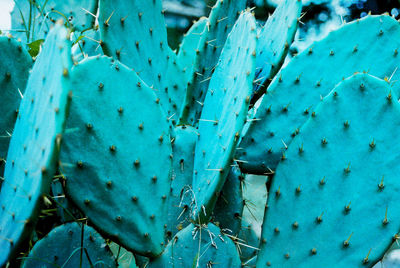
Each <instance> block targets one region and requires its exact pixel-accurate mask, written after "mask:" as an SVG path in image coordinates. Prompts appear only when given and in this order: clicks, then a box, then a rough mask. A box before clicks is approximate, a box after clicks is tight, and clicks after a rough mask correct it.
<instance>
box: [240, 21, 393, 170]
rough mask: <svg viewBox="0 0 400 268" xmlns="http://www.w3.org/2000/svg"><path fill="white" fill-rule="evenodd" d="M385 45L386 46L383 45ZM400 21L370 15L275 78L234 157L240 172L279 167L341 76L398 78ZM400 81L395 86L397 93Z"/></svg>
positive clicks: (312, 49)
mask: <svg viewBox="0 0 400 268" xmlns="http://www.w3.org/2000/svg"><path fill="white" fill-rule="evenodd" d="M383 48H384V49H383ZM399 49H400V25H399V23H398V22H397V21H396V20H395V19H393V18H391V17H389V16H367V17H365V18H363V19H361V20H357V21H354V22H351V23H348V24H345V25H344V26H343V27H341V28H339V29H338V30H336V31H334V32H332V33H330V34H329V35H328V36H327V37H326V38H325V39H323V40H321V41H319V42H316V43H314V44H313V45H311V47H310V48H309V49H307V50H305V51H304V52H303V53H301V54H300V55H298V56H297V57H295V58H293V60H292V61H291V62H290V63H289V64H288V65H287V66H286V67H285V68H283V69H282V70H281V72H280V73H278V74H277V75H276V76H275V79H274V80H273V81H272V83H271V85H270V86H269V88H268V91H267V94H266V95H264V97H263V99H262V101H261V104H260V106H259V108H258V110H257V112H256V115H255V117H254V118H253V120H250V121H251V122H250V123H249V124H251V125H250V126H249V130H248V131H247V134H246V135H245V137H244V138H243V140H242V142H241V143H240V145H239V147H240V148H241V149H240V150H238V154H237V156H236V158H237V159H239V160H241V162H240V165H241V169H242V171H244V172H246V173H253V174H264V173H269V172H270V171H271V170H274V169H275V168H276V165H277V164H278V162H279V160H280V159H281V157H282V154H283V153H284V150H285V146H288V145H289V143H290V142H291V140H292V139H293V136H295V135H296V134H297V133H298V129H299V128H300V127H301V125H302V124H304V123H305V121H306V120H307V119H308V117H309V115H310V114H311V113H312V110H313V109H314V108H315V107H316V106H317V105H318V103H319V102H320V100H321V98H323V97H325V96H326V95H327V94H328V93H329V92H330V91H331V90H332V89H333V87H334V86H335V84H337V83H339V82H340V81H341V80H342V79H343V78H345V77H349V76H350V75H352V74H353V73H355V72H363V71H367V72H368V73H369V74H371V75H374V76H377V77H379V78H381V79H383V78H385V77H388V79H390V80H391V81H398V80H399V79H400V72H399V71H398V70H397V68H398V66H399V57H400V56H399V55H398V50H399ZM399 87H400V84H399V83H394V84H393V91H394V92H395V93H397V92H398V91H399Z"/></svg>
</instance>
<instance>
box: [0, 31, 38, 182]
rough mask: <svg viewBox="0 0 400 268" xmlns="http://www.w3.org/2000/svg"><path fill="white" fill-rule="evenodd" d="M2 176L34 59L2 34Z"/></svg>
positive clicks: (0, 49) (0, 74) (0, 158)
mask: <svg viewBox="0 0 400 268" xmlns="http://www.w3.org/2000/svg"><path fill="white" fill-rule="evenodd" d="M0 58H1V61H0V114H1V120H0V176H1V177H2V176H3V171H4V165H5V161H6V155H7V150H8V144H9V142H10V139H11V134H12V132H13V129H14V124H15V120H16V119H17V115H18V107H19V104H20V102H21V98H22V96H21V94H23V93H24V91H25V86H26V82H27V81H28V75H29V69H30V68H31V66H32V59H31V57H30V56H29V53H28V52H27V51H26V50H25V49H24V48H23V46H22V44H21V43H19V42H17V41H16V40H14V39H12V38H9V37H5V36H0ZM0 185H1V182H0Z"/></svg>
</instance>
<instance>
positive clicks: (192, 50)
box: [177, 17, 208, 82]
mask: <svg viewBox="0 0 400 268" xmlns="http://www.w3.org/2000/svg"><path fill="white" fill-rule="evenodd" d="M207 24H208V19H207V18H204V17H203V18H200V19H199V20H198V21H197V22H196V23H194V24H193V25H192V27H191V28H190V29H189V31H188V32H187V33H186V34H185V37H184V38H183V41H182V43H181V45H180V47H179V53H178V56H177V60H178V62H179V64H180V66H182V68H183V70H184V71H185V74H186V76H187V78H186V79H187V82H190V80H191V79H192V77H193V71H194V64H195V63H196V59H197V57H198V55H199V54H200V50H199V49H198V48H199V47H200V46H201V45H204V43H201V42H204V38H202V37H203V35H204V34H205V31H207Z"/></svg>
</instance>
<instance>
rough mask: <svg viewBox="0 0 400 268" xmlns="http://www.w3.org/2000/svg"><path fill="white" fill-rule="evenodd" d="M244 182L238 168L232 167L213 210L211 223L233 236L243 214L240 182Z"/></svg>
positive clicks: (236, 232) (238, 228)
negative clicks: (216, 224)
mask: <svg viewBox="0 0 400 268" xmlns="http://www.w3.org/2000/svg"><path fill="white" fill-rule="evenodd" d="M243 180H244V177H243V175H242V174H241V172H240V170H239V167H237V166H234V167H232V168H231V170H230V171H229V174H228V176H227V178H226V180H225V184H224V187H222V190H221V191H220V193H219V196H218V200H217V203H216V204H215V208H214V211H213V213H214V217H213V222H214V223H218V226H219V227H220V228H221V229H223V230H225V229H226V230H225V232H226V233H227V234H230V235H232V236H235V235H237V234H238V233H239V231H240V226H241V222H242V212H243V206H244V202H243V196H242V182H243Z"/></svg>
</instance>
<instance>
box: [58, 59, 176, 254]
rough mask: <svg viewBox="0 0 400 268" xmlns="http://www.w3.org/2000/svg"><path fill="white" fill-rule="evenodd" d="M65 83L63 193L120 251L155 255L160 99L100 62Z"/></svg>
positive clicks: (160, 220)
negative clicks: (68, 93)
mask: <svg viewBox="0 0 400 268" xmlns="http://www.w3.org/2000/svg"><path fill="white" fill-rule="evenodd" d="M105 73H106V74H107V76H104V74H105ZM71 78H72V84H73V94H74V97H73V98H72V101H71V109H70V116H69V118H68V121H67V130H68V133H67V134H66V135H65V137H64V140H63V143H62V145H61V147H62V148H61V155H60V159H61V171H62V172H63V174H64V175H65V176H66V178H67V181H66V191H67V194H68V195H69V196H70V197H71V199H72V200H73V201H74V202H75V204H76V205H77V206H78V207H79V208H80V209H81V210H82V211H83V212H84V213H85V214H86V215H87V216H88V217H89V219H90V220H91V222H92V223H93V225H95V227H97V228H99V229H101V230H102V232H104V233H106V234H107V235H108V236H109V237H110V238H112V239H113V240H115V241H116V242H118V243H120V244H121V245H122V246H123V247H125V248H127V249H129V250H132V251H134V252H138V253H141V254H143V255H148V256H151V255H158V254H160V253H161V251H162V248H163V246H162V243H163V241H164V224H166V223H167V213H166V211H165V208H166V204H167V202H168V200H167V198H168V193H169V189H170V180H169V170H170V168H171V153H172V152H171V143H170V137H169V124H168V122H167V118H166V116H165V114H164V113H163V111H162V109H161V106H160V103H159V99H158V98H157V97H156V95H155V94H154V92H152V90H151V89H150V88H149V87H147V86H146V84H145V83H144V82H143V81H142V80H141V79H140V78H139V77H138V76H137V75H136V73H135V72H134V71H132V70H131V69H129V68H128V67H126V66H125V65H123V64H121V63H119V62H118V61H114V60H112V59H111V58H108V57H105V56H102V57H89V58H87V59H85V60H83V61H82V62H81V63H80V64H78V65H77V66H76V67H74V69H73V71H72V73H71ZM83 81H84V82H83ZM133 137H134V138H133ZM154 157H157V161H154Z"/></svg>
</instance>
